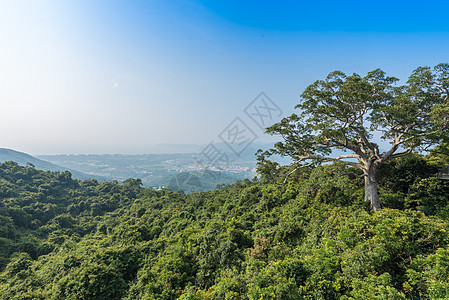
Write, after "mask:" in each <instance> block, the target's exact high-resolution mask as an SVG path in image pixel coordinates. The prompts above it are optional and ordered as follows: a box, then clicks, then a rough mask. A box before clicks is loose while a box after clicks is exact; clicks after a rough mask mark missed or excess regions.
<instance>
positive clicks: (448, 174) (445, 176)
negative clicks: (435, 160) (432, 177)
mask: <svg viewBox="0 0 449 300" xmlns="http://www.w3.org/2000/svg"><path fill="white" fill-rule="evenodd" d="M438 179H442V180H449V165H447V166H446V167H445V168H443V169H439V170H438Z"/></svg>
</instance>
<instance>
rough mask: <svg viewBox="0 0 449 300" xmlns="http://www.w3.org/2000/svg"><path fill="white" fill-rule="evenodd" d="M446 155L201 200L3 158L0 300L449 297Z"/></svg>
mask: <svg viewBox="0 0 449 300" xmlns="http://www.w3.org/2000/svg"><path fill="white" fill-rule="evenodd" d="M447 159H448V156H444V154H442V152H441V151H440V152H438V154H431V155H429V156H427V157H424V156H421V155H412V156H409V157H404V158H399V159H398V160H394V161H390V162H387V163H386V164H384V165H382V166H381V167H380V168H379V170H378V183H379V189H380V191H381V193H380V195H381V196H380V197H381V200H382V203H383V207H384V208H383V209H382V210H380V211H379V212H377V213H375V214H373V213H372V212H371V209H370V208H369V205H368V204H367V203H366V202H365V201H364V195H363V193H364V192H363V191H364V183H363V180H362V179H360V178H356V177H353V178H351V177H349V176H339V175H338V174H340V173H342V172H345V171H346V169H347V166H345V165H341V164H338V163H333V164H330V165H323V166H318V167H314V168H305V169H302V170H301V171H299V172H296V173H294V174H293V175H292V179H293V180H291V181H289V182H287V183H286V184H285V185H277V184H271V183H270V178H268V177H266V176H262V177H261V178H260V179H254V180H252V181H250V180H244V181H240V182H237V183H235V184H233V185H230V186H227V187H223V188H222V189H221V190H216V191H210V192H200V193H192V194H189V195H186V194H184V193H183V192H174V191H171V190H161V191H154V190H151V189H144V188H142V187H141V186H140V181H139V180H137V179H130V180H127V181H126V182H124V184H118V183H117V182H103V183H98V182H96V181H95V180H90V181H78V180H74V179H72V178H71V174H70V173H68V172H63V173H60V172H44V171H39V170H36V169H34V168H32V167H21V166H19V165H17V164H16V163H13V162H6V163H2V164H0V243H1V246H0V251H1V252H0V269H1V273H0V299H178V298H179V299H387V298H388V299H405V298H419V297H423V298H425V297H427V298H432V299H436V298H447V297H449V268H447V266H448V265H449V233H448V232H447V228H448V225H449V224H448V223H449V199H448V197H449V184H448V182H446V181H441V180H438V179H437V178H436V175H435V174H436V172H437V168H438V167H439V165H438V164H439V163H440V162H441V161H444V160H445V161H447Z"/></svg>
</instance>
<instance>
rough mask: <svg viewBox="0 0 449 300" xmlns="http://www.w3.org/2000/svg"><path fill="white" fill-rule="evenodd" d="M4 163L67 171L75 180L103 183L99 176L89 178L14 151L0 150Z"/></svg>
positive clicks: (89, 176)
mask: <svg viewBox="0 0 449 300" xmlns="http://www.w3.org/2000/svg"><path fill="white" fill-rule="evenodd" d="M5 161H14V162H17V163H18V164H19V165H21V166H26V165H27V164H32V165H33V166H34V167H35V168H36V169H39V170H46V171H53V172H55V171H58V172H64V171H69V172H70V173H71V174H72V176H73V177H74V178H76V179H81V180H83V179H97V180H101V181H104V178H102V177H100V176H93V175H92V176H91V175H88V174H85V173H82V172H79V171H75V170H72V169H69V168H65V167H62V166H58V165H55V164H52V163H50V162H48V161H45V160H42V159H39V158H36V157H34V156H31V155H29V154H27V153H24V152H19V151H15V150H12V149H7V148H0V162H5Z"/></svg>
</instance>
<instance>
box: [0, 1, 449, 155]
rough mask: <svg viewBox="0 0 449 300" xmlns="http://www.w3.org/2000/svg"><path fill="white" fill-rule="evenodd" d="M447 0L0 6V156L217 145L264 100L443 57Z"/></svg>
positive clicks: (402, 73) (448, 35)
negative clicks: (332, 76)
mask: <svg viewBox="0 0 449 300" xmlns="http://www.w3.org/2000/svg"><path fill="white" fill-rule="evenodd" d="M448 8H449V4H446V3H445V2H443V1H425V2H424V1H396V2H394V3H391V2H387V1H376V2H362V1H340V2H336V1H321V2H312V1H307V2H306V1H246V2H244V1H234V0H231V1H193V0H182V1H181V0H178V1H176V0H174V1H167V0H149V1H137V0H136V1H125V0H121V1H118V0H112V1H111V0H109V1H106V0H103V1H100V0H76V1H75V0H72V1H69V0H61V1H57V0H54V1H50V0H46V1H45V0H35V1H32V0H29V1H24V0H10V1H8V0H0V68H1V69H0V70H1V71H0V80H1V84H0V101H1V102H0V103H1V107H2V109H1V110H0V137H1V144H0V147H8V148H13V149H16V150H20V151H25V152H28V153H31V154H56V153H146V152H148V149H149V148H150V147H151V146H152V145H155V144H160V143H175V144H179V143H198V144H207V143H209V142H210V141H215V142H218V141H219V138H218V135H219V134H220V132H222V130H223V129H224V128H225V127H226V126H227V125H228V124H229V123H230V122H231V121H232V120H234V119H235V118H236V117H241V118H242V120H244V121H245V122H247V124H248V125H249V126H250V127H252V129H253V130H254V131H257V134H258V135H259V139H260V141H264V140H269V139H268V138H266V137H263V136H262V132H261V130H260V129H258V128H257V127H256V126H255V125H254V124H252V123H251V121H250V120H248V119H245V114H244V112H243V110H244V109H245V107H246V106H247V105H248V104H249V103H250V102H251V101H252V100H253V99H254V98H255V97H256V96H257V95H258V94H259V93H260V92H261V91H264V92H265V93H266V94H267V95H268V96H270V97H271V99H272V100H273V101H275V102H276V104H277V105H278V106H279V107H280V108H281V109H282V110H283V112H284V115H285V116H286V115H288V114H290V113H291V112H293V107H294V106H295V105H296V104H297V103H298V101H299V95H300V94H301V92H302V91H303V90H304V89H305V87H306V86H307V85H309V84H311V83H312V82H313V81H315V80H317V79H322V78H323V77H325V76H326V75H327V74H328V73H329V72H331V71H334V70H342V71H344V72H346V73H353V72H356V73H359V74H365V73H366V72H368V71H370V70H372V69H375V68H382V69H383V70H385V71H386V72H387V73H388V74H389V75H393V76H396V77H398V78H401V79H406V77H407V76H408V75H409V74H410V72H411V71H412V70H413V69H415V68H416V67H418V66H424V65H428V66H432V65H435V64H438V63H440V62H448V61H449V59H448V53H449V22H447V18H446V16H445V12H447V10H448Z"/></svg>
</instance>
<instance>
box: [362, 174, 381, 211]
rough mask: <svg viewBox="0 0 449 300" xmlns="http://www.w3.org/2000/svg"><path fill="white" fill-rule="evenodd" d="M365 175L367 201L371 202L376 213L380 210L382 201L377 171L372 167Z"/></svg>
mask: <svg viewBox="0 0 449 300" xmlns="http://www.w3.org/2000/svg"><path fill="white" fill-rule="evenodd" d="M367 173H368V174H365V201H369V202H370V205H371V208H372V209H373V210H374V212H376V211H378V210H379V209H380V199H379V194H378V193H377V182H376V169H375V168H373V167H371V168H369V169H368V172H367Z"/></svg>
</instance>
